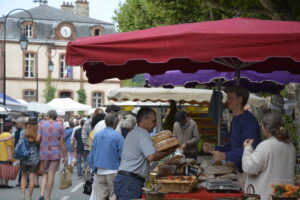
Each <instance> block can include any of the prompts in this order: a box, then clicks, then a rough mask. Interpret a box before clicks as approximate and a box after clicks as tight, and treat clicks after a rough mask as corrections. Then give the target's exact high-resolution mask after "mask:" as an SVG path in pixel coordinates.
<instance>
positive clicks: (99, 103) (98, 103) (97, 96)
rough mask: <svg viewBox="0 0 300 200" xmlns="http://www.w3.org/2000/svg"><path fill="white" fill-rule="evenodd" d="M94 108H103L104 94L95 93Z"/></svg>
mask: <svg viewBox="0 0 300 200" xmlns="http://www.w3.org/2000/svg"><path fill="white" fill-rule="evenodd" d="M92 98H93V99H92V106H93V108H98V107H101V106H102V93H101V92H94V93H93V97H92Z"/></svg>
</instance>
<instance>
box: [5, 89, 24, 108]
mask: <svg viewBox="0 0 300 200" xmlns="http://www.w3.org/2000/svg"><path fill="white" fill-rule="evenodd" d="M3 97H4V94H3V93H2V92H0V103H3ZM5 97H6V107H7V108H9V109H11V110H13V111H17V112H26V110H27V107H26V106H25V105H23V104H21V103H20V102H18V101H17V100H16V99H14V98H12V97H10V96H8V95H5Z"/></svg>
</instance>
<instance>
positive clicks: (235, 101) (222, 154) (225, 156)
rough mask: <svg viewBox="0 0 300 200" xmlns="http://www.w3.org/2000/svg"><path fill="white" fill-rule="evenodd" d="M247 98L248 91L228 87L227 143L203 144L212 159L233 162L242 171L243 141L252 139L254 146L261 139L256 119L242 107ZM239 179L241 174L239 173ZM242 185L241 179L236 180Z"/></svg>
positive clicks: (237, 87) (236, 87)
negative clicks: (222, 144) (228, 120)
mask: <svg viewBox="0 0 300 200" xmlns="http://www.w3.org/2000/svg"><path fill="white" fill-rule="evenodd" d="M248 99H249V92H248V91H247V90H246V89H245V88H243V87H239V86H234V87H230V88H229V89H228V91H227V101H226V103H227V106H228V108H229V110H230V111H231V112H232V115H233V119H232V121H231V127H230V128H231V130H230V139H229V143H228V144H226V145H224V146H216V147H215V148H213V147H212V146H211V144H209V143H205V144H204V145H203V150H204V152H209V153H212V154H213V158H214V160H216V161H217V160H226V161H230V162H233V163H235V165H236V166H237V168H238V170H239V171H240V172H242V155H243V151H244V146H243V143H244V141H245V140H246V139H253V140H254V142H253V147H254V148H255V147H256V145H258V144H259V143H260V141H261V137H260V128H259V124H258V121H257V119H256V118H255V117H254V115H253V114H252V113H250V112H249V111H245V110H244V107H245V105H246V104H247V101H248ZM240 175H241V176H238V177H241V179H243V175H242V174H240ZM238 181H239V182H240V184H241V186H242V187H243V186H244V185H243V180H238Z"/></svg>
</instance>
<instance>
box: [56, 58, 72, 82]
mask: <svg viewBox="0 0 300 200" xmlns="http://www.w3.org/2000/svg"><path fill="white" fill-rule="evenodd" d="M59 65H60V74H59V77H60V78H61V79H71V78H72V76H73V69H72V67H71V66H67V65H66V56H65V55H61V56H60V61H59Z"/></svg>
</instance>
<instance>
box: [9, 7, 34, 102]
mask: <svg viewBox="0 0 300 200" xmlns="http://www.w3.org/2000/svg"><path fill="white" fill-rule="evenodd" d="M17 10H22V11H25V12H26V13H27V14H29V16H30V17H31V21H32V22H33V18H32V15H31V13H30V12H28V11H27V10H25V9H22V8H16V9H13V10H12V11H10V12H9V13H8V14H7V15H6V16H5V19H4V41H3V47H4V50H3V62H4V63H3V106H4V107H6V23H7V18H8V17H9V15H10V14H11V13H13V12H15V11H17ZM21 32H22V30H21ZM21 34H22V33H21Z"/></svg>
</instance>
